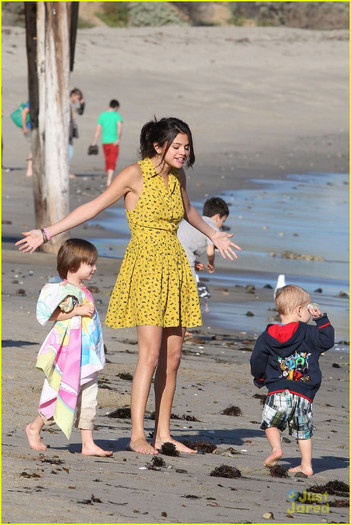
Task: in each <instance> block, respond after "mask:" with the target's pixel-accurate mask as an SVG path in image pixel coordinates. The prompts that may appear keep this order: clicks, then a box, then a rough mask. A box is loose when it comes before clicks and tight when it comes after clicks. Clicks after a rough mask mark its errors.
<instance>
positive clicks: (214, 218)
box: [177, 197, 229, 297]
mask: <svg viewBox="0 0 351 525" xmlns="http://www.w3.org/2000/svg"><path fill="white" fill-rule="evenodd" d="M228 215H229V208H228V206H227V204H226V202H224V200H223V199H220V198H219V197H212V198H211V199H208V200H207V201H206V202H205V204H204V207H203V212H202V218H203V220H204V221H205V222H206V223H207V224H209V226H211V227H212V228H213V229H215V230H216V231H219V230H220V229H221V227H222V226H223V224H224V222H225V221H226V220H227V218H228ZM177 235H178V239H179V242H180V243H181V245H182V246H183V248H184V251H185V253H186V255H187V257H188V261H189V265H190V268H191V271H192V272H193V275H194V279H195V281H196V282H198V280H199V279H198V278H197V275H196V272H195V270H197V271H202V270H204V269H205V268H206V269H207V271H208V272H209V273H213V272H214V271H215V265H214V260H215V247H214V244H213V242H212V241H211V240H210V239H209V238H208V237H206V235H204V234H203V233H201V232H200V231H199V230H197V229H196V228H194V227H193V226H191V225H190V224H189V223H188V222H187V221H186V220H183V221H182V222H181V223H180V224H179V228H178V233H177ZM205 251H206V252H207V261H208V262H207V264H206V265H205V266H204V265H203V264H202V263H201V262H199V261H197V260H196V258H197V257H200V256H201V255H202V254H203V253H204V252H205ZM199 295H200V297H202V295H201V293H200V291H199ZM205 296H206V297H209V294H208V295H205Z"/></svg>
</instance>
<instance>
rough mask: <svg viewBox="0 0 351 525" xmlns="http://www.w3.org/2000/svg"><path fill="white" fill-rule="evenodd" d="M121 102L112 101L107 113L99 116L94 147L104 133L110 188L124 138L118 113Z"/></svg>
mask: <svg viewBox="0 0 351 525" xmlns="http://www.w3.org/2000/svg"><path fill="white" fill-rule="evenodd" d="M118 110H119V102H118V100H115V99H112V100H111V102H110V105H109V108H108V110H107V111H104V112H103V113H101V114H100V115H99V118H98V124H97V126H96V130H95V134H94V139H93V142H92V146H95V144H96V143H97V140H98V138H99V135H100V132H101V131H102V147H103V151H104V156H105V170H106V175H107V180H106V187H108V186H110V184H111V182H112V178H113V174H114V172H115V169H116V164H117V159H118V154H119V144H120V141H121V137H122V123H123V119H122V117H121V115H120V113H119V112H118Z"/></svg>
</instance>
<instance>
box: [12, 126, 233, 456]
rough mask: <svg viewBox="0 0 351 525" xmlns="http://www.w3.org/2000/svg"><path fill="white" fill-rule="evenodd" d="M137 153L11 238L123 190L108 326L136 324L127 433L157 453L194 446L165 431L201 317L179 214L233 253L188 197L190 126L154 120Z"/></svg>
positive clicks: (92, 209)
mask: <svg viewBox="0 0 351 525" xmlns="http://www.w3.org/2000/svg"><path fill="white" fill-rule="evenodd" d="M140 153H141V158H142V160H141V161H139V162H137V163H135V164H132V165H130V166H128V167H126V168H125V169H123V170H122V171H121V172H120V173H119V174H118V176H117V177H115V179H114V180H113V182H112V184H111V185H110V186H109V187H108V188H107V189H106V190H105V191H104V192H103V193H102V194H100V195H99V196H98V197H96V198H95V199H93V200H92V201H90V202H88V203H86V204H83V205H82V206H79V207H78V208H76V209H75V210H73V211H72V212H71V213H69V214H68V215H67V216H66V217H65V218H64V219H62V220H61V221H59V222H57V223H56V224H53V225H52V226H49V227H48V228H44V229H42V230H31V231H29V232H23V235H24V238H23V239H21V240H20V241H18V242H17V243H16V245H19V249H20V250H21V251H22V252H29V253H33V252H34V251H35V250H36V249H37V248H38V247H39V246H40V245H41V244H43V242H46V241H47V240H50V238H51V237H53V236H54V235H58V234H60V233H62V232H64V231H67V230H70V229H71V228H74V227H75V226H78V225H79V224H82V223H83V222H86V221H89V220H91V219H92V218H93V217H95V216H96V215H97V214H98V213H100V212H101V211H103V210H105V209H106V208H108V207H109V206H111V205H112V204H114V203H115V202H117V201H118V200H119V199H120V198H121V197H124V205H125V209H126V214H127V218H128V222H129V226H130V230H131V240H130V242H129V244H128V247H127V250H126V253H125V256H124V259H123V262H122V265H121V269H120V273H119V275H118V277H117V281H116V284H115V287H114V289H113V291H112V294H111V297H110V302H109V307H108V311H107V315H106V320H105V322H106V324H107V325H108V326H111V327H113V328H122V327H130V326H136V329H137V336H138V348H139V356H138V362H137V365H136V369H135V373H134V377H133V383H132V392H131V413H132V435H131V439H130V443H129V447H128V448H129V449H130V450H133V451H135V452H139V453H143V454H157V452H158V450H159V449H160V448H161V447H162V444H163V443H165V442H171V443H173V444H174V445H175V446H176V448H177V450H178V451H179V452H187V453H190V452H194V450H192V449H189V448H188V447H186V446H185V445H184V444H183V443H180V442H179V441H176V440H174V439H173V438H172V437H171V434H170V416H171V408H172V402H173V397H174V392H175V387H176V378H177V371H178V368H179V364H180V358H181V349H182V343H183V339H184V334H185V329H186V328H187V327H192V326H199V325H201V324H202V321H201V313H200V307H199V300H198V294H197V289H196V285H195V281H194V278H193V275H192V272H191V270H190V267H189V263H188V260H187V257H186V254H185V252H184V250H183V248H182V246H181V244H180V243H179V241H178V239H177V228H178V223H179V222H180V221H181V219H182V218H183V217H185V219H186V220H187V221H188V222H189V223H190V224H191V225H192V226H194V227H195V228H197V229H198V230H200V231H201V232H202V233H204V234H205V235H207V236H208V237H209V238H210V239H211V240H212V242H213V244H214V245H215V246H217V248H218V249H219V251H220V253H221V255H222V256H223V257H224V258H225V257H229V259H231V260H233V257H235V258H237V256H236V253H235V251H234V248H235V249H237V250H240V247H239V246H237V245H236V244H234V243H233V242H232V241H231V240H230V237H232V235H229V234H227V233H225V232H218V231H215V230H214V229H213V228H211V227H210V226H209V225H208V224H207V223H206V222H205V221H204V220H203V219H202V218H201V216H200V215H199V213H198V212H197V211H196V210H195V208H194V207H193V206H192V205H191V204H190V202H189V198H188V195H187V193H186V177H185V173H184V170H183V166H184V165H186V166H192V165H193V164H194V162H195V155H194V149H193V142H192V135H191V131H190V129H189V127H188V125H187V124H186V123H185V122H183V121H181V120H179V119H177V118H163V119H161V120H159V121H157V120H156V119H155V120H154V121H150V122H148V123H147V124H145V125H144V126H143V128H142V130H141V134H140ZM155 370H156V374H155V381H154V389H155V414H156V416H155V432H154V436H153V440H152V443H149V442H147V440H146V438H145V431H144V415H145V409H146V403H147V399H148V395H149V391H150V386H151V380H152V377H153V374H154V372H155Z"/></svg>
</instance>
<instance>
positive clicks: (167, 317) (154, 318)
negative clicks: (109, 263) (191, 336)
mask: <svg viewBox="0 0 351 525" xmlns="http://www.w3.org/2000/svg"><path fill="white" fill-rule="evenodd" d="M138 164H139V166H140V168H141V171H142V176H143V190H142V192H141V195H140V197H139V200H138V203H137V205H136V207H135V209H134V210H126V215H127V219H128V223H129V227H130V231H131V240H130V242H129V244H128V247H127V250H126V253H125V256H124V259H123V262H122V265H121V269H120V272H119V275H118V277H117V281H116V284H115V287H114V289H113V291H112V294H111V297H110V302H109V307H108V311H107V315H106V319H105V323H106V324H107V326H110V327H112V328H123V327H125V328H126V327H130V326H143V325H151V326H162V327H175V326H183V327H192V326H200V325H201V324H202V320H201V312H200V305H199V299H198V293H197V289H196V284H195V281H194V278H193V275H192V272H191V270H190V266H189V263H188V259H187V256H186V254H185V252H184V250H183V247H182V246H181V244H180V242H179V241H178V238H177V229H178V223H179V222H180V221H181V219H182V218H183V215H184V208H183V200H182V196H181V192H180V184H179V180H178V178H179V172H178V170H177V169H175V168H172V169H171V170H170V173H169V177H168V189H167V188H166V186H165V183H164V180H163V178H162V176H161V175H158V174H157V173H156V172H155V168H154V166H153V164H152V162H151V160H150V159H149V158H146V159H144V160H142V161H139V162H138Z"/></svg>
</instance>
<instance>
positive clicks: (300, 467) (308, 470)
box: [288, 465, 313, 476]
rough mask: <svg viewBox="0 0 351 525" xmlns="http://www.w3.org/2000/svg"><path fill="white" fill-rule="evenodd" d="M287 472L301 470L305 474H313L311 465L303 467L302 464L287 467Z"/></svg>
mask: <svg viewBox="0 0 351 525" xmlns="http://www.w3.org/2000/svg"><path fill="white" fill-rule="evenodd" d="M288 472H302V474H305V476H313V470H312V467H310V468H304V467H303V466H302V465H298V466H297V467H293V468H289V470H288Z"/></svg>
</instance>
